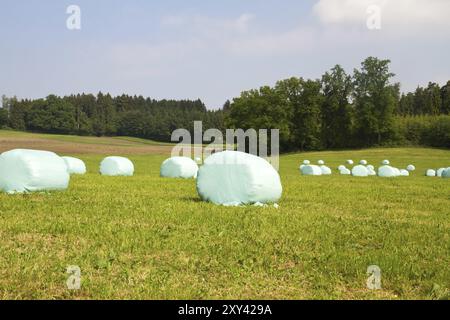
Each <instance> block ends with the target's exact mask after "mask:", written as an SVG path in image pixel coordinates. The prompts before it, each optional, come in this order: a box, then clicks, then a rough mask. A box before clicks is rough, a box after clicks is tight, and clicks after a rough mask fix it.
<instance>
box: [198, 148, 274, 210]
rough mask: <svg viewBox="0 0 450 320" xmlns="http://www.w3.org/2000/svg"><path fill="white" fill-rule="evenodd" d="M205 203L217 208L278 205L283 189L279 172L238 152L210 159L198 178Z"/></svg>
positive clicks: (199, 191) (216, 155) (254, 157)
mask: <svg viewBox="0 0 450 320" xmlns="http://www.w3.org/2000/svg"><path fill="white" fill-rule="evenodd" d="M197 192H198V194H199V195H200V197H201V198H202V199H203V200H204V201H210V202H212V203H215V204H220V205H228V206H233V205H242V204H254V203H257V202H259V203H271V202H277V201H278V200H279V199H280V198H281V194H282V187H281V181H280V176H279V174H278V172H277V171H276V170H275V169H274V168H273V167H272V166H271V165H270V163H269V162H267V161H266V160H265V159H263V158H260V157H257V156H255V155H251V154H248V153H244V152H239V151H223V152H218V153H215V154H213V155H211V156H209V157H208V158H207V159H206V160H205V161H204V164H203V166H201V167H200V169H199V171H198V176H197Z"/></svg>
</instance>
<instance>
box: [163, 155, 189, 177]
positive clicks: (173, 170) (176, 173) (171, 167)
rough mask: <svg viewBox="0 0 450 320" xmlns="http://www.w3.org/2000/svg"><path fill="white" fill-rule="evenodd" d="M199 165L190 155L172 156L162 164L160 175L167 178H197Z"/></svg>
mask: <svg viewBox="0 0 450 320" xmlns="http://www.w3.org/2000/svg"><path fill="white" fill-rule="evenodd" d="M197 172H198V165H197V163H195V161H194V160H192V159H191V158H188V157H172V158H169V159H166V160H165V161H164V162H163V163H162V164H161V170H160V175H161V177H167V178H183V179H190V178H196V177H197Z"/></svg>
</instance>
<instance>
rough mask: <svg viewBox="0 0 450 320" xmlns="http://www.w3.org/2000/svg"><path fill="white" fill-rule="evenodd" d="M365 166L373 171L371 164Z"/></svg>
mask: <svg viewBox="0 0 450 320" xmlns="http://www.w3.org/2000/svg"><path fill="white" fill-rule="evenodd" d="M366 168H367V169H368V170H369V171H370V170H372V171H375V167H374V166H373V165H371V164H369V165H367V166H366Z"/></svg>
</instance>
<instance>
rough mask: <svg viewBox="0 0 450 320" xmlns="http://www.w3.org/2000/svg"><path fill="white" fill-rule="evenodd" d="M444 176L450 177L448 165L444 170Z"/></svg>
mask: <svg viewBox="0 0 450 320" xmlns="http://www.w3.org/2000/svg"><path fill="white" fill-rule="evenodd" d="M442 178H445V179H448V178H450V167H448V168H447V169H445V170H444V171H443V172H442Z"/></svg>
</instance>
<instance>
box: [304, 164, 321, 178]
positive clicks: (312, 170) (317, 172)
mask: <svg viewBox="0 0 450 320" xmlns="http://www.w3.org/2000/svg"><path fill="white" fill-rule="evenodd" d="M302 174H303V175H304V176H321V175H322V169H320V167H319V166H316V165H313V164H311V165H308V166H304V167H303V168H302Z"/></svg>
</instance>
